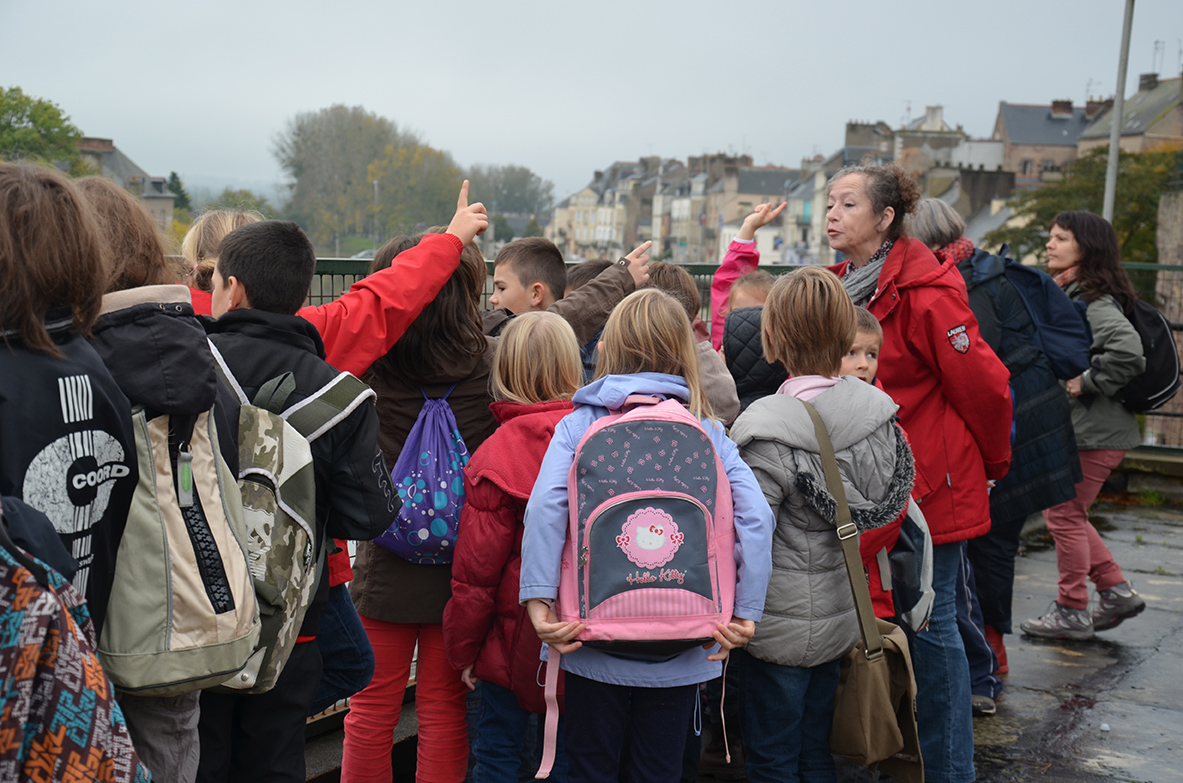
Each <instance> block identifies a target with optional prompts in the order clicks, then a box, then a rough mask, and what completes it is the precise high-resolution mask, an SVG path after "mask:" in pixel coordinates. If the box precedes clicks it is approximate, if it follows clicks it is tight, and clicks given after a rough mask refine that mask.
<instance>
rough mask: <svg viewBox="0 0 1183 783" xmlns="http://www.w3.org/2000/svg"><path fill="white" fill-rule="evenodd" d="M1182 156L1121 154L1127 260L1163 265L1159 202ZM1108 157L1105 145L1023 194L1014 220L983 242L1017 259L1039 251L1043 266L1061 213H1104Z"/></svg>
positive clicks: (1116, 217) (1119, 208)
mask: <svg viewBox="0 0 1183 783" xmlns="http://www.w3.org/2000/svg"><path fill="white" fill-rule="evenodd" d="M1177 154H1178V153H1177V152H1176V151H1175V150H1172V149H1160V150H1157V151H1153V152H1140V153H1129V152H1121V153H1120V155H1119V157H1118V162H1117V199H1116V202H1115V204H1114V211H1113V229H1114V231H1116V232H1117V241H1118V245H1119V247H1120V248H1121V257H1122V260H1123V261H1131V262H1133V261H1137V262H1146V263H1157V261H1158V249H1157V247H1156V246H1155V240H1156V236H1157V233H1158V198H1159V194H1161V193H1162V191H1163V190H1164V189H1165V188H1166V185H1167V180H1168V179H1169V177H1170V175H1171V172H1172V171H1173V170H1174V168H1175V166H1176V160H1177V157H1176V156H1177ZM1108 159H1109V151H1108V149H1106V148H1104V147H1100V148H1097V149H1092V150H1089V151H1088V152H1086V153H1085V154H1084V155H1082V156H1080V157H1079V158H1077V159H1076V161H1075V162H1073V163H1072V164H1070V165H1069V166H1068V167H1067V168H1066V169H1065V171H1064V178H1063V179H1062V180H1060V181H1059V182H1054V183H1050V184H1047V185H1045V186H1043V187H1042V188H1039V189H1037V190H1028V191H1025V192H1023V193H1020V194H1019V195H1018V196H1016V197H1015V198H1014V199H1012V200H1011V202H1010V204H1011V206H1012V208H1013V216H1012V219H1011V220H1010V221H1009V222H1008V223H1007V225H1004V226H1002V227H1001V228H998V229H996V230H994V231H991V232H990V233H989V234H987V235H986V236H985V237H984V238H983V240H982V242H983V244H984V245H985V246H986V247H987V248H997V247H998V246H1000V245H1001V244H1002V243H1004V242H1005V243H1007V244H1009V245H1010V248H1011V251H1012V252H1013V254H1014V255H1015V256H1016V257H1018V258H1022V257H1024V256H1026V255H1028V254H1032V253H1033V254H1035V256H1036V257H1037V258H1038V259H1039V260H1040V261H1041V262H1042V261H1043V259H1044V253H1045V251H1044V244H1045V243H1046V242H1047V229H1048V227H1049V226H1051V223H1052V220H1054V219H1055V217H1056V215H1058V214H1060V213H1061V212H1067V211H1070V210H1088V211H1089V212H1095V213H1097V214H1100V213H1101V206H1102V202H1103V201H1104V194H1105V167H1106V164H1107V161H1108Z"/></svg>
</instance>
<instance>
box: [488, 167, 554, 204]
mask: <svg viewBox="0 0 1183 783" xmlns="http://www.w3.org/2000/svg"><path fill="white" fill-rule="evenodd" d="M467 176H468V179H469V181H470V182H471V183H472V197H473V198H474V199H476V200H478V201H481V202H483V203H484V204H485V206H486V207H488V208H489V209H490V210H491V209H493V208H494V205H496V209H497V211H498V212H544V211H546V210H549V209H550V202H551V199H552V198H553V197H554V189H555V186H554V183H552V182H551V181H550V180H544V179H542V178H541V177H539V176H538V175H537V174H535V173H534V172H533V171H531V170H530V169H528V168H526V167H525V166H513V165H510V166H483V165H480V164H477V165H475V166H472V167H470V168H469V170H468V174H467Z"/></svg>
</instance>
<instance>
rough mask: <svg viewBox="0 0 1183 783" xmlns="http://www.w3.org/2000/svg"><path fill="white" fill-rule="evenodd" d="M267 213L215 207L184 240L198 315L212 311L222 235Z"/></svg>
mask: <svg viewBox="0 0 1183 783" xmlns="http://www.w3.org/2000/svg"><path fill="white" fill-rule="evenodd" d="M262 219H263V216H262V215H260V214H259V213H258V212H241V211H239V210H236V209H211V210H210V211H208V212H206V213H205V214H203V215H202V216H201V217H199V218H197V221H196V222H194V224H193V225H192V226H191V227H190V228H189V231H188V232H186V234H185V239H184V240H182V241H181V257H182V258H183V259H184V268H185V269H186V270H187V278H188V279H187V280H186V281H182V282H186V283H187V284H188V285H189V292H190V296H191V297H192V299H193V309H194V311H196V312H197V314H198V315H210V314H211V313H210V310H211V307H210V305H211V303H210V293H211V292H212V291H213V290H214V289H213V274H214V262H215V261H217V258H218V245H220V244H221V243H222V237H224V236H226V235H227V234H229V233H230V232H231V231H233V230H234V229H236V228H240V227H242V226H245V225H247V224H248V223H257V222H258V221H260V220H262Z"/></svg>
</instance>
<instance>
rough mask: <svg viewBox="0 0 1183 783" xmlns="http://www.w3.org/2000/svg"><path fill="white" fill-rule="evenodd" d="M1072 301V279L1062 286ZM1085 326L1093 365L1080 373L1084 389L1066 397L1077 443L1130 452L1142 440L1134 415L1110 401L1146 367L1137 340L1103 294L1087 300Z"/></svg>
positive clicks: (1075, 294)
mask: <svg viewBox="0 0 1183 783" xmlns="http://www.w3.org/2000/svg"><path fill="white" fill-rule="evenodd" d="M1064 293H1066V294H1068V296H1069V297H1070V298H1071V299H1080V298H1081V290H1080V284H1079V283H1077V282H1076V281H1073V282H1071V283H1069V284H1068V285H1067V286H1065V288H1064ZM1087 315H1088V319H1089V326H1091V327H1092V329H1093V347H1092V350H1091V351H1090V354H1091V358H1092V367H1090V368H1089V369H1087V370H1085V371H1084V374H1083V375H1082V376H1080V388H1081V391H1083V392H1084V393H1083V394H1082V395H1081V396H1080V397H1073V398H1072V399H1071V400H1070V401H1069V406H1070V408H1071V409H1072V429H1073V430H1074V431H1075V432H1076V447H1077V449H1079V450H1080V451H1085V450H1086V449H1120V450H1123V451H1126V450H1129V449H1132V448H1134V447H1135V446H1137V445H1138V444H1139V443H1141V442H1142V436H1141V434H1140V433H1139V432H1138V419H1137V417H1136V416H1135V415H1134V414H1133V413H1131V412H1130V411H1128V410H1126V408H1125V406H1123V405H1122V404H1121V403H1120V402H1118V401H1117V400H1115V399H1113V395H1114V394H1117V392H1118V391H1120V390H1121V388H1122V387H1123V386H1125V385H1126V384H1127V383H1129V382H1130V381H1131V380H1133V379H1134V378H1136V377H1137V376H1139V375H1141V374H1142V372H1143V371H1144V370H1145V369H1146V357H1145V356H1143V354H1142V338H1141V337H1139V336H1138V332H1137V330H1135V329H1134V325H1133V324H1132V323H1130V321H1129V319H1128V318H1126V317H1125V314H1124V313H1123V312H1122V309H1121V305H1119V304H1118V303H1117V300H1115V299H1114V298H1113V297H1112V296H1109V295H1108V294H1106V295H1105V296H1101V297H1098V298H1097V299H1094V300H1093V301H1091V302H1089V303H1088V311H1087Z"/></svg>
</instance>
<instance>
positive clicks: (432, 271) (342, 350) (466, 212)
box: [299, 180, 489, 377]
mask: <svg viewBox="0 0 1183 783" xmlns="http://www.w3.org/2000/svg"><path fill="white" fill-rule="evenodd" d="M488 226H489V216H488V214H487V213H486V212H485V207H484V205H483V204H480V203H476V204H469V203H468V180H465V181H464V184H463V185H462V186H461V187H460V197H459V198H458V199H457V202H456V214H455V215H453V216H452V222H451V223H450V224H448V230H447V231H446V232H445V233H443V234H433V235H430V236H427V237H425V238H424V239H423V241H422V242H420V243H419V244H418V245H416V246H415V247H413V248H410V249H409V250H406V251H405V252H403V253H400V254H399V255H398V256H397V257H395V259H394V261H393V262H392V263H391V265H390V267H389V268H387V269H383V270H381V271H380V272H375V273H374V274H372V275H370V276H369V277H367V278H365V279H364V280H359V281H358V282H356V283H354V284H353V286H352V287H351V288H350V289H349V291H348V293H346V294H344V295H342V296H341V297H340V298H339V299H337V300H336V301H334V302H330V303H329V304H326V305H320V306H319V307H305V308H304V309H303V310H301V311H300V312H299V315H300V316H301V317H303V318H304V319H305V320H307V321H309V322H310V323H312V324H313V325H314V326H315V327H316V329H317V331H319V332H320V337H321V339H322V340H323V341H324V346H325V360H326V361H327V362H328V363H329V364H331V365H333V366H334V367H336V368H337V369H338V370H346V371H348V372H351V373H353V374H354V375H356V376H358V377H360V376H361V375H362V374H363V373H365V371H366V370H368V369H369V368H370V365H371V364H373V363H374V360H375V359H377V358H379V357H381V356H383V355H385V354H386V352H387V351H389V350H390V349H391V347H393V346H394V344H395V343H396V342H397V341H398V339H399V338H400V337H402V335H403V332H405V331H406V330H407V327H409V326H410V325H411V323H412V322H413V321H414V320H415V319H416V318H418V317H419V313H421V312H423V308H424V307H426V306H427V304H428V303H429V302H430V301H431V300H432V299H434V298H435V295H436V294H438V293H439V291H440V289H441V288H443V286H444V283H446V282H447V281H448V278H449V277H451V276H452V273H453V272H454V271H456V267H457V266H459V264H460V251H461V250H463V249H464V246H465V245H466V244H468V243H469V242H471V241H472V240H473V238H475V237H477V236H479V235H480V234H482V233H484V231H485V229H486V228H488Z"/></svg>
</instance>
